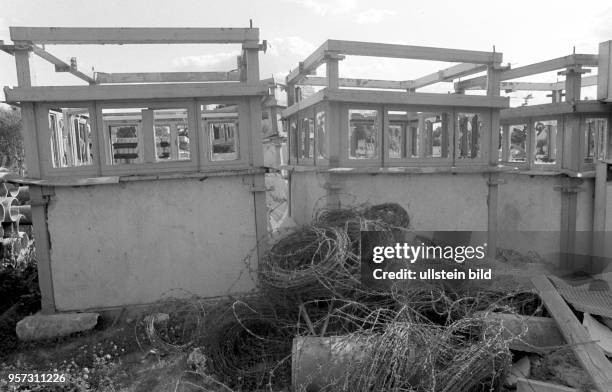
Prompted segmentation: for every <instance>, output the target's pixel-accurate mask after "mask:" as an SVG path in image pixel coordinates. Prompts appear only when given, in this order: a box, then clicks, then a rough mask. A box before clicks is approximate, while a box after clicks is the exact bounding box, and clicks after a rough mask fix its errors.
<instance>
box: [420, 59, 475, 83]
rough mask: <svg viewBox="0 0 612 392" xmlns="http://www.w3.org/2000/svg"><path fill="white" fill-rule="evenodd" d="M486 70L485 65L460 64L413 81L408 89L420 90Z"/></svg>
mask: <svg viewBox="0 0 612 392" xmlns="http://www.w3.org/2000/svg"><path fill="white" fill-rule="evenodd" d="M486 69H487V66H486V65H483V64H471V63H462V64H457V65H454V66H452V67H449V68H445V69H442V70H440V71H438V72H434V73H431V74H429V75H425V76H423V77H420V78H418V79H415V80H414V81H413V82H412V84H411V86H410V88H420V87H425V86H429V85H431V84H435V83H438V82H444V81H448V80H453V79H455V78H460V77H462V76H466V75H471V74H475V73H477V72H482V71H485V70H486Z"/></svg>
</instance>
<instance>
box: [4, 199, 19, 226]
mask: <svg viewBox="0 0 612 392" xmlns="http://www.w3.org/2000/svg"><path fill="white" fill-rule="evenodd" d="M1 200H2V203H1V204H2V206H3V207H4V215H3V216H2V221H3V222H15V221H16V220H17V218H18V217H19V213H18V212H17V210H16V208H14V207H17V206H19V200H17V199H16V198H14V197H10V196H9V197H4V198H2V199H1Z"/></svg>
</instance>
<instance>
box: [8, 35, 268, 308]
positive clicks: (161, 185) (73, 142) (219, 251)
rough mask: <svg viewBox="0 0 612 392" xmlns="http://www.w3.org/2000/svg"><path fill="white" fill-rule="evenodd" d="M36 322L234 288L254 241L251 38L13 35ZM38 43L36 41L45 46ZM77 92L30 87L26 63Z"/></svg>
mask: <svg viewBox="0 0 612 392" xmlns="http://www.w3.org/2000/svg"><path fill="white" fill-rule="evenodd" d="M10 32H11V39H12V41H13V43H12V44H8V43H6V44H5V43H3V42H2V43H1V44H2V45H1V46H0V48H1V49H2V50H3V51H5V52H8V53H10V54H11V55H13V56H14V57H15V63H16V67H17V75H18V84H19V85H18V86H17V87H14V88H8V87H6V88H5V89H4V93H5V95H6V101H8V102H10V103H13V104H16V105H18V106H20V107H21V113H22V117H23V138H24V144H25V150H26V151H25V152H26V160H27V178H21V179H15V180H14V181H17V182H21V183H27V184H30V189H31V195H32V196H31V197H32V215H33V225H34V234H35V239H36V248H37V254H38V259H39V279H40V285H41V291H42V307H43V311H45V312H55V311H69V310H83V309H100V308H111V307H116V306H127V305H138V304H147V303H152V302H154V301H156V300H158V299H159V298H160V296H161V295H162V294H164V293H165V292H167V291H169V290H171V289H175V288H180V289H183V290H185V291H187V292H191V293H193V294H196V295H200V296H204V297H214V296H221V295H226V294H228V293H230V292H245V291H248V290H250V289H252V286H253V283H252V282H251V280H250V279H249V278H248V274H244V273H243V274H241V272H244V271H243V269H244V268H245V263H244V260H245V259H248V258H249V257H252V258H253V260H254V261H255V262H256V260H257V257H258V251H260V249H258V246H259V245H260V244H262V243H263V242H264V240H265V236H266V205H265V193H264V190H265V189H264V169H263V151H262V147H261V120H262V109H261V107H262V99H263V98H265V97H267V96H268V93H269V87H270V81H261V80H260V78H259V63H258V61H259V60H258V55H259V51H260V50H262V49H263V48H264V47H265V41H264V43H263V44H262V43H260V41H259V30H258V29H257V28H46V27H11V29H10ZM183 43H190V44H235V45H241V48H242V52H241V55H240V56H239V57H238V62H237V64H238V69H237V70H235V71H219V72H158V73H103V72H95V73H92V72H88V71H86V70H83V69H80V68H79V66H78V63H77V61H76V59H75V58H73V59H71V60H70V61H64V60H62V59H60V58H58V57H56V56H54V55H53V54H52V53H51V52H50V51H49V50H48V48H49V47H50V46H51V45H123V44H139V45H146V44H183ZM43 45H47V46H46V47H44V46H43ZM32 55H36V56H39V57H41V58H43V59H45V60H47V61H49V62H50V63H51V64H52V65H53V66H55V70H56V71H57V72H68V73H70V74H72V75H74V76H75V77H76V78H79V79H82V80H84V81H86V82H87V85H79V86H77V85H74V86H53V87H51V86H33V85H32V80H33V79H32V78H31V70H30V57H31V56H32Z"/></svg>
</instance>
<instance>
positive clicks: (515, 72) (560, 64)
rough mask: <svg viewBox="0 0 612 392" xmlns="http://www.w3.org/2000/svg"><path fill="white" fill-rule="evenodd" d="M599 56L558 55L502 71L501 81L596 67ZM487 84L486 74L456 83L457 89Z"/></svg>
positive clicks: (482, 86) (481, 86)
mask: <svg viewBox="0 0 612 392" xmlns="http://www.w3.org/2000/svg"><path fill="white" fill-rule="evenodd" d="M598 58H599V56H597V55H592V54H572V55H569V56H564V57H558V58H556V59H552V60H546V61H542V62H539V63H535V64H529V65H525V66H523V67H518V68H514V69H509V70H505V71H502V73H501V77H500V81H505V80H511V79H517V78H522V77H525V76H530V75H537V74H541V73H544V72H551V71H557V70H560V69H564V68H567V67H574V66H578V65H583V66H588V67H595V66H597V62H598ZM485 86H486V76H484V77H483V76H481V77H478V78H473V79H468V80H463V81H461V82H458V83H456V84H455V90H457V89H463V90H470V89H474V88H484V87H485Z"/></svg>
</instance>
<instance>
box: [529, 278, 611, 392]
mask: <svg viewBox="0 0 612 392" xmlns="http://www.w3.org/2000/svg"><path fill="white" fill-rule="evenodd" d="M532 282H533V284H534V286H535V287H536V289H537V290H538V293H539V294H540V297H541V298H542V301H544V304H545V306H546V308H547V309H548V311H549V312H550V314H551V315H552V317H553V318H554V319H555V321H556V322H557V326H558V327H559V329H560V330H561V333H562V334H563V336H564V337H565V340H566V341H567V343H568V344H569V345H570V346H571V348H572V350H573V351H574V354H575V355H576V357H577V358H578V361H580V364H581V365H582V366H583V368H584V370H586V372H587V373H588V374H589V376H590V378H591V379H592V380H593V383H594V384H595V388H596V389H597V390H598V391H600V392H609V391H610V390H612V364H610V362H609V361H608V359H607V358H606V357H605V356H604V354H603V352H602V350H601V349H600V348H599V346H598V345H597V343H595V342H593V341H592V340H591V338H590V336H589V334H588V333H587V331H586V330H585V329H584V327H583V326H582V325H580V322H579V321H578V319H576V316H575V315H574V314H573V313H572V311H571V309H570V308H569V306H568V305H567V304H566V303H565V301H564V300H563V298H562V297H561V295H559V293H558V292H557V290H556V289H555V287H554V286H553V285H552V283H551V282H550V281H549V280H548V278H547V277H546V276H543V275H540V276H537V277H535V278H533V279H532Z"/></svg>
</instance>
